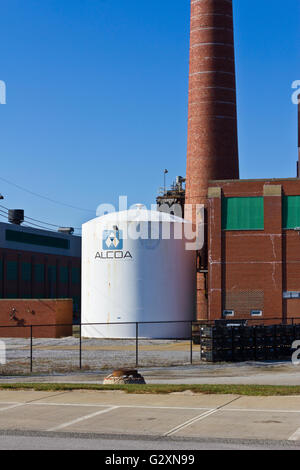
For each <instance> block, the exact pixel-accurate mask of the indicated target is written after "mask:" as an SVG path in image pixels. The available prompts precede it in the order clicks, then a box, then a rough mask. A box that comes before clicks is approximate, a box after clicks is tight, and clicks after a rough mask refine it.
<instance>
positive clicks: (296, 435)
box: [289, 428, 300, 441]
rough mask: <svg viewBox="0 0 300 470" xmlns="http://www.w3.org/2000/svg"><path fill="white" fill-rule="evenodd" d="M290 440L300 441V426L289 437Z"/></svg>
mask: <svg viewBox="0 0 300 470" xmlns="http://www.w3.org/2000/svg"><path fill="white" fill-rule="evenodd" d="M289 441H300V428H299V429H297V431H296V432H294V434H292V435H291V436H290V437H289Z"/></svg>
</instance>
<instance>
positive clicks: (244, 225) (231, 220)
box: [222, 197, 264, 230]
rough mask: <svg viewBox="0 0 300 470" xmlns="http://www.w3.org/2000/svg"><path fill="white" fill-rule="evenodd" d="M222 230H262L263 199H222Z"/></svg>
mask: <svg viewBox="0 0 300 470" xmlns="http://www.w3.org/2000/svg"><path fill="white" fill-rule="evenodd" d="M222 229H223V230H263V229H264V198H263V197H228V198H223V199H222Z"/></svg>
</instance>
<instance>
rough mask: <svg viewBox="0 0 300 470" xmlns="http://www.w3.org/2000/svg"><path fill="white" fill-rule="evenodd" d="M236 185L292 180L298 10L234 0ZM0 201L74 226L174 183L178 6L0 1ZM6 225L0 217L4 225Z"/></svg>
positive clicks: (182, 17)
mask: <svg viewBox="0 0 300 470" xmlns="http://www.w3.org/2000/svg"><path fill="white" fill-rule="evenodd" d="M234 16H235V39H236V65H237V87H238V118H239V147H240V167H241V177H242V178H264V177H294V176H295V172H296V160H297V109H296V106H295V105H293V104H292V103H291V93H292V90H291V84H292V82H293V81H294V80H297V79H298V80H300V71H299V50H300V47H299V46H300V35H299V22H300V2H299V0H287V1H285V2H283V1H282V0H235V1H234ZM0 44H1V46H0V51H1V69H0V70H1V71H0V80H4V81H5V82H6V85H7V104H6V105H0V122H1V140H0V153H1V163H2V164H1V172H0V177H1V178H4V179H6V180H9V181H11V182H14V183H15V184H17V185H19V186H22V187H25V188H27V189H28V190H30V191H33V192H35V193H38V194H41V195H44V196H46V197H49V198H51V199H53V200H57V201H61V202H63V203H66V204H68V205H72V206H76V207H80V208H83V209H88V210H89V211H90V212H88V211H85V210H82V211H80V210H76V209H72V208H71V207H66V206H61V205H57V204H54V203H52V202H50V201H47V200H45V199H41V198H38V197H36V196H34V195H32V194H30V193H26V192H24V191H22V190H20V189H17V188H16V187H13V186H11V185H9V184H8V183H5V182H4V181H1V180H0V192H1V193H3V194H4V195H5V201H3V204H4V205H5V206H7V207H10V208H24V209H25V212H26V214H27V215H28V216H31V217H34V218H37V219H40V220H44V221H48V222H51V223H54V224H58V225H72V226H76V227H80V225H81V223H82V222H84V221H86V220H89V219H90V218H92V217H93V215H94V213H95V209H96V207H97V206H98V204H100V203H103V202H105V203H116V202H117V198H118V196H119V195H128V198H129V203H130V204H133V203H136V202H143V203H146V204H147V205H150V204H151V203H153V202H155V197H156V194H157V190H158V188H159V187H160V186H162V184H163V170H164V169H165V168H167V169H168V170H169V175H168V183H171V181H172V180H173V179H174V178H175V177H176V175H184V174H185V166H186V161H185V159H186V140H187V97H188V95H187V93H188V52H189V0H151V2H149V1H145V0H128V1H125V0H42V1H41V0H1V15H0ZM1 220H4V219H1Z"/></svg>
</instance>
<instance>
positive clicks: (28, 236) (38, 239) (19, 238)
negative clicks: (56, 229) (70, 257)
mask: <svg viewBox="0 0 300 470" xmlns="http://www.w3.org/2000/svg"><path fill="white" fill-rule="evenodd" d="M5 237H6V240H7V241H9V242H17V243H26V244H29V245H39V246H48V247H51V248H63V249H64V250H69V249H70V241H69V240H67V239H65V238H59V237H50V236H45V235H37V234H34V233H27V232H19V231H17V230H6V235H5Z"/></svg>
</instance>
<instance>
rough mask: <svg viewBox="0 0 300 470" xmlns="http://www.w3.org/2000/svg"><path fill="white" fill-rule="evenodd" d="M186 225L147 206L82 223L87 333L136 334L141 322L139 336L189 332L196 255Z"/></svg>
mask: <svg viewBox="0 0 300 470" xmlns="http://www.w3.org/2000/svg"><path fill="white" fill-rule="evenodd" d="M187 229H188V230H191V224H190V222H188V221H185V220H183V219H181V218H178V217H175V216H172V215H169V214H166V213H163V212H156V211H149V210H146V209H144V208H143V206H136V208H135V209H132V210H128V211H124V212H118V213H116V212H115V213H111V214H107V215H104V216H103V217H99V218H96V219H94V220H91V221H90V222H87V223H86V224H84V225H83V228H82V323H83V324H89V325H86V326H85V325H83V327H82V336H84V337H89V338H134V337H135V336H136V322H140V324H139V327H138V334H139V336H140V337H144V338H166V339H171V338H178V339H179V338H188V337H189V336H190V332H191V324H190V322H191V321H192V320H194V319H195V292H196V256H195V251H190V250H187V249H186V243H187V239H186V238H185V236H184V234H185V233H187V231H186V230H187ZM143 322H153V323H151V324H143ZM154 322H173V323H164V324H158V323H154ZM174 322H178V323H174ZM184 322H186V323H184ZM96 323H101V324H102V325H95V324H96ZM120 323H123V325H121V324H120ZM124 323H127V324H124Z"/></svg>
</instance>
